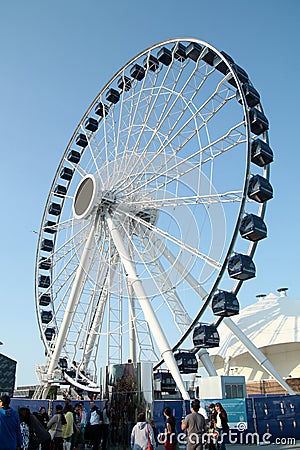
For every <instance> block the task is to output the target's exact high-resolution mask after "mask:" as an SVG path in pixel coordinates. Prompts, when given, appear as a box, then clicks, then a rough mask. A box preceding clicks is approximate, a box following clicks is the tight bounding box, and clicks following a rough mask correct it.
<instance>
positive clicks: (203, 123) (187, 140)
mask: <svg viewBox="0 0 300 450" xmlns="http://www.w3.org/2000/svg"><path fill="white" fill-rule="evenodd" d="M226 102H227V100H226V101H224V102H223V103H220V104H219V105H218V106H217V107H216V109H215V110H214V111H212V112H211V115H210V116H208V117H207V118H206V121H205V122H201V124H200V125H198V126H196V127H195V128H193V129H191V131H190V132H189V135H188V136H187V137H185V139H184V140H183V141H182V142H180V143H179V144H178V145H177V146H176V149H175V153H176V154H178V153H179V151H180V150H181V149H182V148H183V147H184V146H185V145H186V144H187V143H188V142H189V141H190V140H191V139H192V138H193V137H194V136H195V134H196V133H198V132H199V131H200V130H201V129H202V128H203V127H204V126H207V123H208V122H209V120H211V119H212V118H213V117H214V115H215V114H216V113H217V112H218V110H219V109H221V108H222V107H223V106H224V105H225V104H226ZM197 113H199V111H197ZM197 113H195V114H193V116H192V118H194V117H195V116H196V114H197ZM191 120H192V119H188V121H187V122H186V124H185V125H184V126H183V127H182V128H181V129H180V130H179V131H178V132H177V133H176V134H175V135H174V136H172V137H171V138H170V140H169V141H168V142H167V144H168V146H170V145H171V144H173V142H174V140H175V139H177V137H179V136H180V133H181V132H182V131H183V130H184V129H185V127H186V125H187V124H188V123H189V122H190V121H191ZM240 125H241V123H239V124H238V125H237V126H236V127H239V126H240ZM163 150H164V147H163V145H161V147H160V149H159V150H158V152H157V153H156V154H155V156H154V157H153V158H152V159H151V160H150V162H149V163H147V164H146V165H145V167H144V172H145V171H146V170H147V169H148V168H149V167H150V164H151V163H153V162H154V160H155V159H156V158H157V157H158V156H159V154H160V152H162V151H163ZM198 153H199V152H197V154H198ZM173 158H174V155H169V156H168V157H167V159H166V165H167V164H168V162H169V161H170V160H172V159H173ZM144 172H143V173H144ZM139 177H140V175H139V174H138V175H136V177H135V178H132V179H131V180H129V183H128V185H127V188H128V186H129V187H130V186H131V185H133V184H134V182H136V181H137V179H138V178H139ZM151 181H152V178H150V179H149V180H147V183H144V184H143V183H141V184H140V185H139V187H138V188H133V189H132V191H131V193H132V194H134V193H135V192H136V190H137V189H142V188H143V187H145V186H146V185H147V184H148V183H149V182H151ZM120 191H122V189H121V190H120Z"/></svg>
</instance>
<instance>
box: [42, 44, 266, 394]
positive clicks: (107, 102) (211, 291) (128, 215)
mask: <svg viewBox="0 0 300 450" xmlns="http://www.w3.org/2000/svg"><path fill="white" fill-rule="evenodd" d="M272 159H273V154H272V150H271V148H270V147H269V143H268V120H267V118H266V116H265V114H264V112H263V110H262V106H261V101H260V95H259V93H258V91H257V90H256V89H255V88H254V86H253V85H252V83H251V82H250V80H249V77H248V75H247V73H246V72H245V70H243V69H242V68H241V67H240V66H238V65H237V64H236V63H235V62H234V60H233V59H232V58H231V57H230V56H229V55H228V54H226V53H225V52H223V51H219V50H217V49H216V48H214V47H213V46H212V45H210V44H208V43H206V42H203V41H201V40H198V39H187V38H184V39H172V40H168V41H164V42H161V43H159V44H156V45H154V46H152V47H150V48H148V49H146V50H144V51H143V52H141V53H140V54H138V55H137V56H135V57H134V58H132V59H131V60H130V61H129V62H128V63H127V64H126V65H125V66H123V67H122V68H121V69H120V70H119V71H118V72H117V73H116V74H115V75H114V76H113V77H112V78H111V79H110V81H109V82H108V83H107V84H106V85H105V86H104V87H103V89H102V90H101V91H100V93H99V94H98V95H97V96H96V98H95V100H94V101H93V102H92V103H91V105H90V106H89V107H88V109H87V111H86V113H85V114H84V116H83V117H82V119H81V121H80V123H79V124H78V126H77V128H76V129H75V131H74V134H73V136H72V137H71V139H70V142H69V144H68V145H67V148H66V149H65V151H64V152H63V156H62V159H61V161H60V163H59V165H58V168H57V171H56V173H55V176H54V180H53V183H52V186H51V189H50V192H49V195H48V199H47V202H46V206H45V210H44V214H43V218H42V225H41V229H40V233H39V241H38V249H37V256H36V311H37V317H38V324H39V328H40V332H41V337H42V340H43V343H44V346H45V350H46V355H47V358H46V365H45V370H44V375H45V377H44V381H45V382H47V383H48V385H49V384H51V383H52V382H53V381H55V378H56V376H57V375H56V374H57V372H61V373H63V374H64V376H65V378H67V380H68V381H70V382H71V383H72V384H74V386H78V387H82V388H84V389H87V390H89V389H90V390H95V389H96V388H97V387H98V385H99V379H98V377H99V368H100V367H104V366H106V365H108V364H119V363H122V362H124V361H127V359H128V358H130V359H131V360H132V361H133V362H139V361H151V362H152V363H153V365H154V366H155V367H159V366H160V365H162V364H164V365H165V366H166V367H167V368H168V370H169V371H170V372H171V374H172V376H173V378H174V380H175V381H176V384H177V386H178V388H179V390H180V391H181V393H182V395H183V397H184V398H187V393H186V390H185V385H184V382H183V379H182V374H181V373H180V370H179V368H178V364H177V361H176V358H175V356H174V352H175V351H176V350H178V349H180V348H181V347H183V348H191V347H195V345H196V347H197V349H198V350H199V349H200V347H201V344H199V345H197V343H196V342H195V336H194V337H193V333H194V330H195V327H196V328H197V326H198V328H199V323H200V324H203V323H206V324H214V326H215V327H217V325H218V320H219V321H220V320H221V319H218V317H219V316H220V315H221V316H222V311H221V310H222V307H221V309H220V301H221V304H222V305H223V315H226V314H227V315H230V314H234V313H237V312H238V307H237V305H238V303H237V299H236V295H237V293H238V290H239V288H240V286H241V284H242V283H243V282H244V281H245V280H247V279H249V278H252V277H253V276H255V265H254V261H253V255H254V251H255V248H256V245H257V242H258V241H259V240H260V239H263V238H264V237H266V235H267V230H266V225H265V223H264V220H263V219H264V213H265V204H266V201H267V200H269V199H270V198H272V187H271V185H270V183H269V181H268V180H269V168H268V167H269V163H270V162H272ZM213 303H214V304H215V305H216V304H218V305H219V306H218V305H217V307H216V308H215V311H213V312H215V313H216V314H218V316H217V317H216V316H215V315H214V314H213V312H212V305H213ZM226 303H227V305H228V304H229V309H230V305H231V307H233V310H231V312H230V311H229V312H228V310H227V311H225V312H224V304H226ZM234 305H235V306H234ZM218 307H219V309H218ZM225 309H226V308H225ZM234 309H235V310H234ZM217 310H218V311H217ZM206 326H210V325H206ZM196 340H197V339H196ZM202 347H206V346H205V345H202ZM208 370H209V368H208Z"/></svg>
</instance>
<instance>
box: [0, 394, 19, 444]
mask: <svg viewBox="0 0 300 450" xmlns="http://www.w3.org/2000/svg"><path fill="white" fill-rule="evenodd" d="M9 405H10V397H9V396H8V395H2V396H1V397H0V450H16V448H19V447H21V445H22V435H21V428H20V420H19V415H18V413H17V412H16V411H14V410H13V409H12V408H10V406H9Z"/></svg>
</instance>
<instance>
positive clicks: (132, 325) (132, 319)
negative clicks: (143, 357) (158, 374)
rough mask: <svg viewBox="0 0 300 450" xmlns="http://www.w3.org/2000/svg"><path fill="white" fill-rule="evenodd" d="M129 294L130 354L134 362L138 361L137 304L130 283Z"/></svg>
mask: <svg viewBox="0 0 300 450" xmlns="http://www.w3.org/2000/svg"><path fill="white" fill-rule="evenodd" d="M128 295H129V299H128V302H129V356H130V359H131V361H132V362H134V363H135V362H136V336H135V306H134V301H133V288H132V285H131V284H128Z"/></svg>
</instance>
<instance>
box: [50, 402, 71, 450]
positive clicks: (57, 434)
mask: <svg viewBox="0 0 300 450" xmlns="http://www.w3.org/2000/svg"><path fill="white" fill-rule="evenodd" d="M66 423H67V421H66V419H65V416H64V414H63V408H62V406H61V405H56V407H55V414H54V416H53V417H52V418H51V419H50V420H49V422H48V423H47V428H48V430H49V432H50V433H51V435H53V439H52V441H51V450H64V447H63V436H62V426H63V425H65V424H66Z"/></svg>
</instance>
